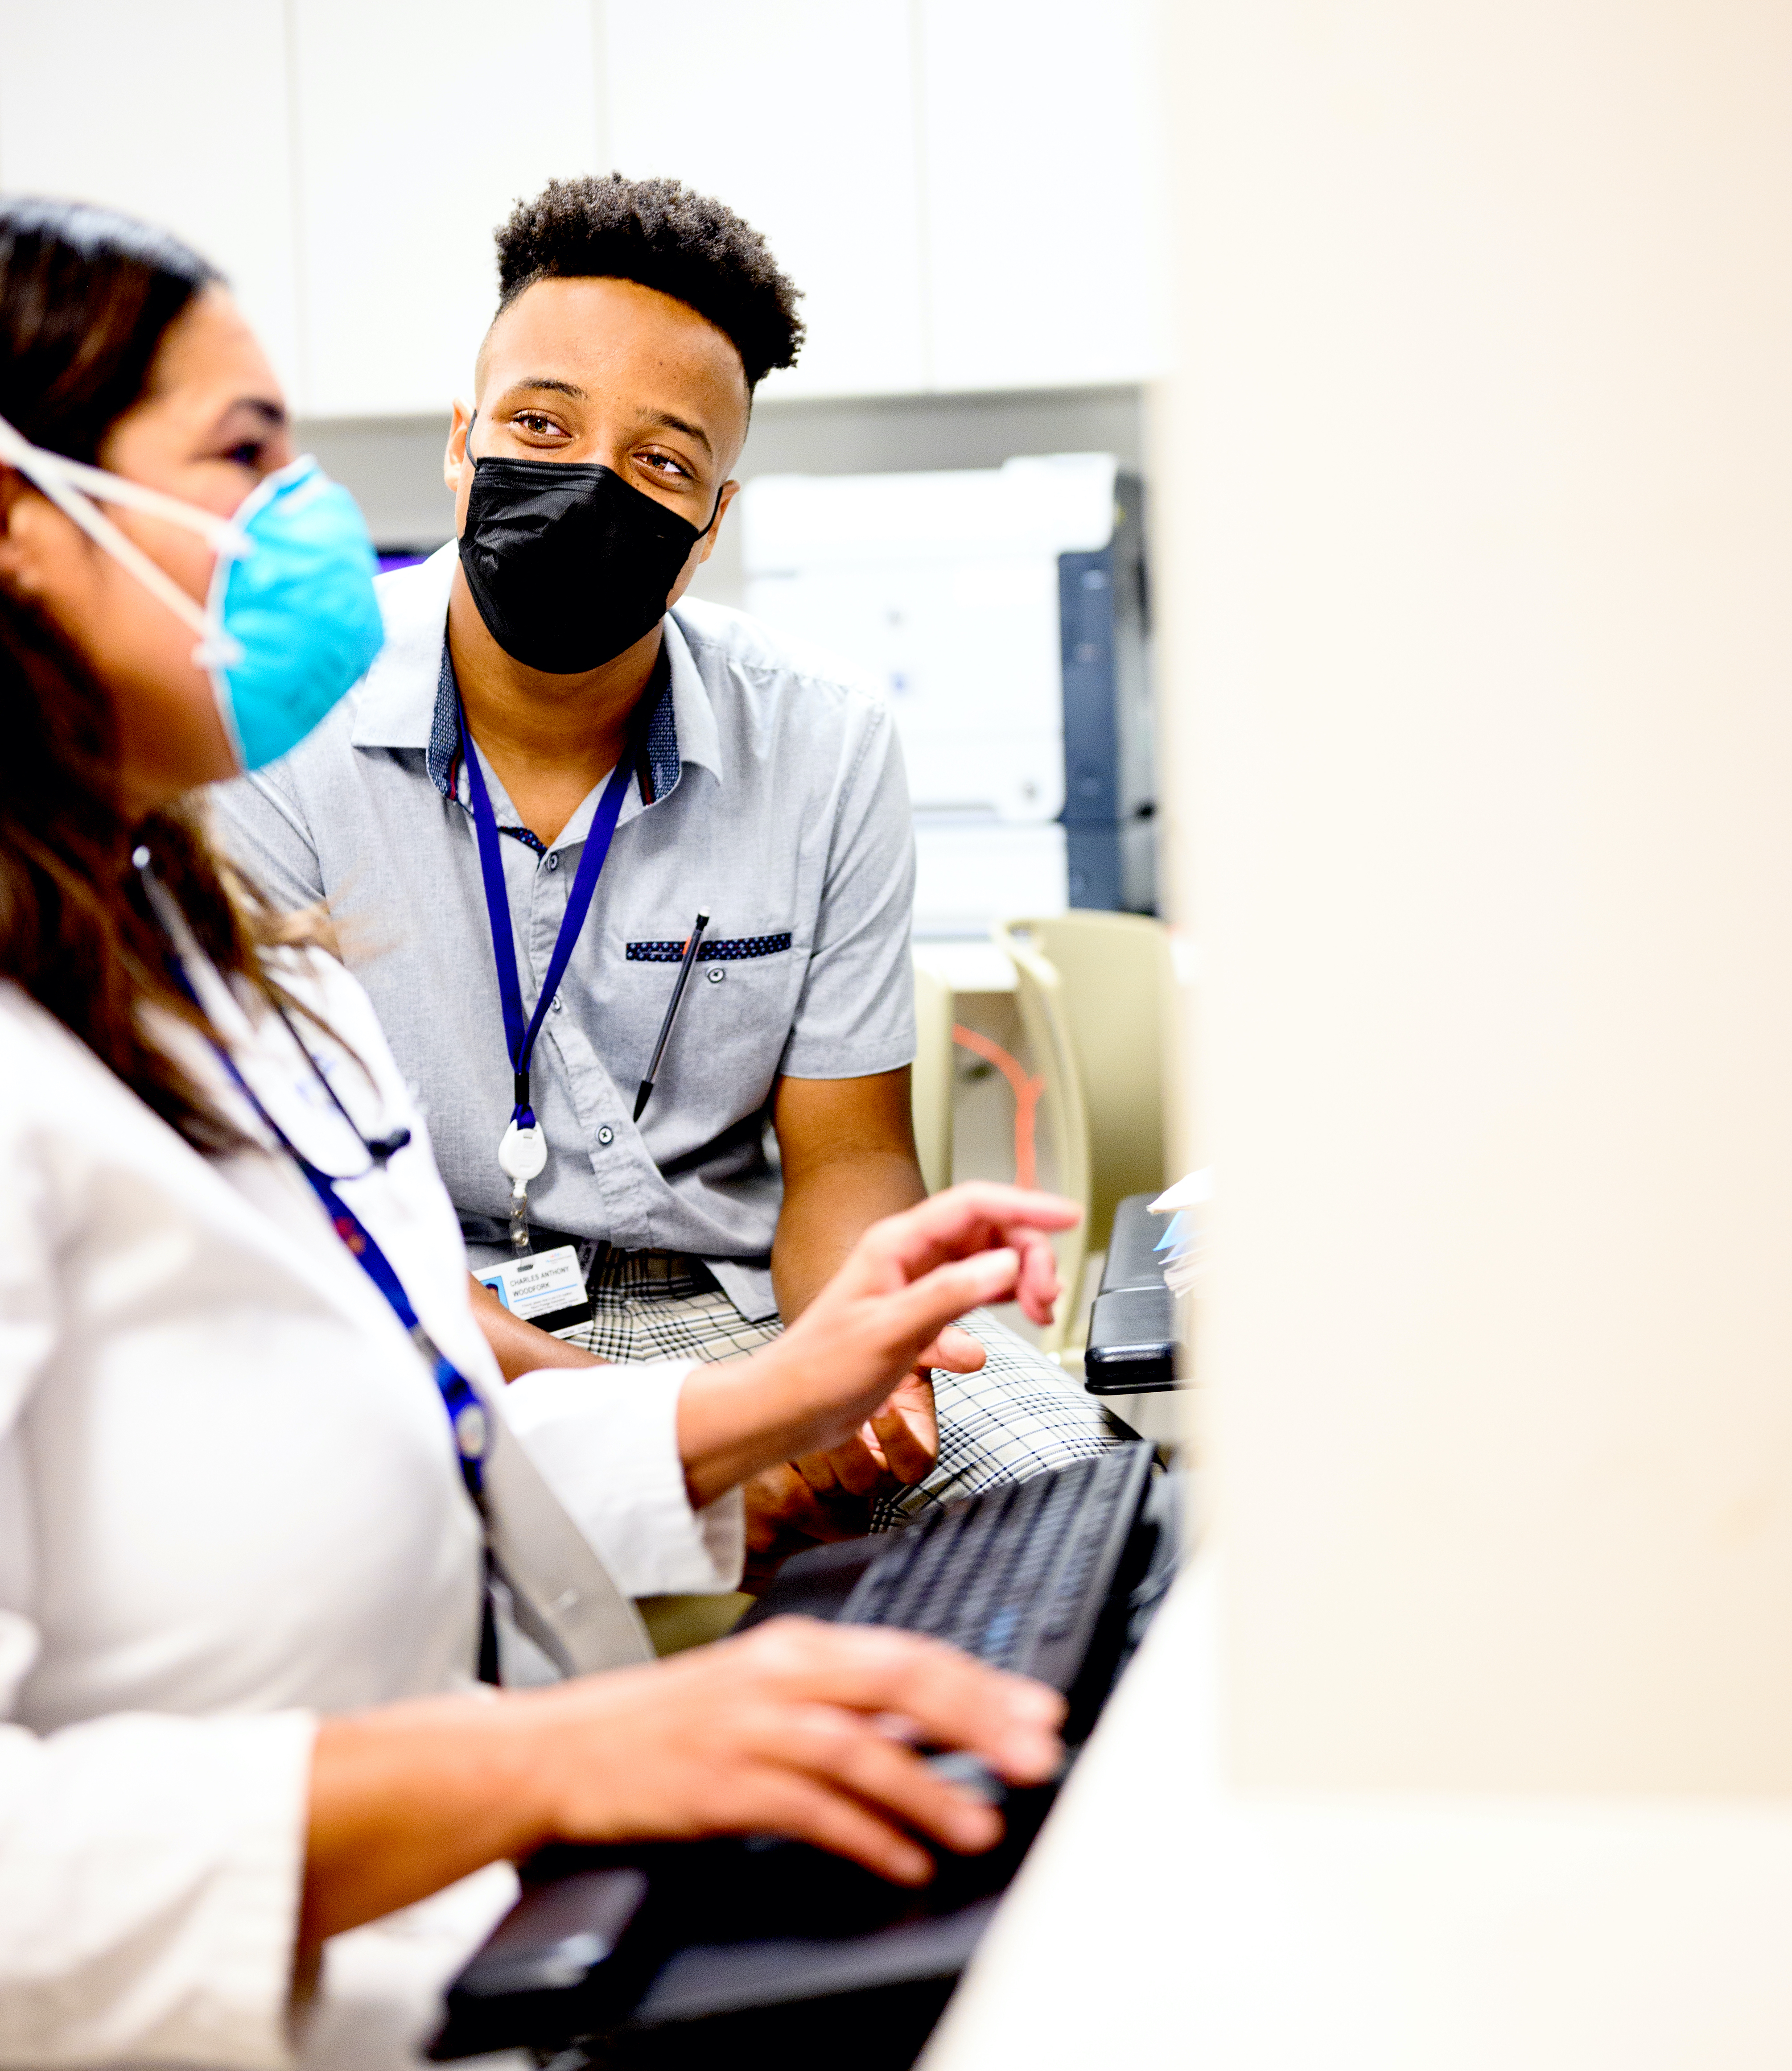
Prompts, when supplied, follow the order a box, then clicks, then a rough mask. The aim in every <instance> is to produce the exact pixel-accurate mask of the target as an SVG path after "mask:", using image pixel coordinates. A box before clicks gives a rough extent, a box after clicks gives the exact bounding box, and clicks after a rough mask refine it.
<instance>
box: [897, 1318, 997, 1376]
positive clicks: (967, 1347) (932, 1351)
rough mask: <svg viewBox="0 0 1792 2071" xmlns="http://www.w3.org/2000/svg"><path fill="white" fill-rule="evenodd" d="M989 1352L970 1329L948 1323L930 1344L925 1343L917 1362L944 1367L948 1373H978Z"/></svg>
mask: <svg viewBox="0 0 1792 2071" xmlns="http://www.w3.org/2000/svg"><path fill="white" fill-rule="evenodd" d="M988 1358H989V1354H988V1353H987V1352H986V1351H984V1349H983V1347H982V1346H981V1345H980V1344H978V1342H977V1340H976V1339H974V1337H973V1336H972V1335H971V1334H970V1331H961V1330H959V1329H958V1327H957V1326H956V1325H954V1324H951V1323H948V1324H947V1325H946V1327H945V1329H944V1330H943V1331H941V1333H940V1335H938V1336H937V1338H936V1339H934V1340H933V1343H932V1344H930V1345H923V1346H922V1347H921V1355H920V1357H919V1358H918V1359H917V1360H916V1361H915V1364H916V1365H917V1366H919V1367H933V1366H937V1367H943V1368H945V1371H946V1372H948V1373H977V1372H981V1371H982V1368H983V1366H984V1364H985V1363H986V1361H987V1359H988Z"/></svg>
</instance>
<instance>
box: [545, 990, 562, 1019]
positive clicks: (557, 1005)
mask: <svg viewBox="0 0 1792 2071" xmlns="http://www.w3.org/2000/svg"><path fill="white" fill-rule="evenodd" d="M565 1004H566V1002H565V1001H564V999H561V998H560V994H558V993H557V992H556V994H554V999H553V1003H552V1006H551V1007H549V1008H548V1010H547V1011H548V1012H549V1013H550V1014H558V1013H559V1012H560V1010H561V1008H562V1007H564V1006H565Z"/></svg>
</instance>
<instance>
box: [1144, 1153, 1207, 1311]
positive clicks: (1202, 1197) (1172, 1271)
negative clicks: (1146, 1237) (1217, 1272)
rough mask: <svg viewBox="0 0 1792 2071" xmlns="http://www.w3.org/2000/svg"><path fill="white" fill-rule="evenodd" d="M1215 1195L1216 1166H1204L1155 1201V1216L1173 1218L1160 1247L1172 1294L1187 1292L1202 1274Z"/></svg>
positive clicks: (1159, 1251)
mask: <svg viewBox="0 0 1792 2071" xmlns="http://www.w3.org/2000/svg"><path fill="white" fill-rule="evenodd" d="M1212 1198H1213V1172H1212V1167H1210V1166H1204V1167H1202V1168H1201V1170H1200V1171H1199V1172H1191V1173H1189V1174H1188V1175H1187V1177H1186V1178H1184V1179H1179V1180H1178V1181H1177V1182H1176V1183H1175V1186H1173V1187H1167V1188H1166V1189H1165V1190H1164V1191H1163V1193H1161V1194H1159V1195H1158V1197H1157V1199H1156V1200H1154V1202H1152V1204H1151V1213H1152V1214H1153V1215H1154V1216H1168V1217H1169V1219H1170V1220H1169V1221H1168V1223H1167V1224H1166V1225H1165V1228H1164V1232H1163V1236H1161V1237H1159V1238H1158V1243H1157V1249H1158V1256H1159V1257H1161V1258H1162V1259H1163V1277H1164V1284H1165V1285H1166V1286H1167V1287H1168V1288H1169V1290H1170V1291H1171V1294H1187V1292H1188V1290H1190V1289H1191V1287H1193V1286H1195V1283H1196V1282H1197V1281H1198V1280H1199V1278H1200V1277H1201V1270H1202V1268H1203V1267H1204V1265H1206V1263H1207V1231H1206V1220H1207V1218H1206V1213H1205V1211H1206V1208H1207V1204H1208V1202H1209V1201H1210V1200H1212Z"/></svg>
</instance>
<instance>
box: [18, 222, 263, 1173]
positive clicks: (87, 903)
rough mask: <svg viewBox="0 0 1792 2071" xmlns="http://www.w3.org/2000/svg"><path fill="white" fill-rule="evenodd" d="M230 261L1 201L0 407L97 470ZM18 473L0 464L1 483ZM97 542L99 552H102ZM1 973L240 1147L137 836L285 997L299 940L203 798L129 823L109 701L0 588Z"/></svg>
mask: <svg viewBox="0 0 1792 2071" xmlns="http://www.w3.org/2000/svg"><path fill="white" fill-rule="evenodd" d="M218 279H219V274H218V273H216V272H215V269H213V268H212V267H211V266H210V265H207V263H206V261H205V260H203V259H202V258H200V257H199V255H198V254H197V253H196V252H191V251H189V250H188V249H187V247H186V246H185V245H184V244H181V243H179V242H178V240H176V239H174V238H173V237H170V236H168V235H167V234H166V232H162V231H159V230H155V229H152V228H150V227H149V226H148V225H147V224H141V223H137V222H134V221H133V220H132V219H130V218H129V217H128V216H124V215H114V214H113V213H112V212H111V211H109V210H105V209H98V208H91V207H85V206H82V205H78V204H73V203H56V202H43V201H12V202H4V203H0V416H3V417H5V418H6V420H7V421H8V422H9V423H10V424H12V425H13V427H14V429H16V430H17V431H18V432H19V433H22V434H23V436H24V437H26V438H27V439H29V440H30V441H31V442H32V444H33V445H39V446H43V447H46V448H47V449H49V450H50V451H51V452H53V453H65V454H67V455H68V457H70V458H72V459H75V460H81V461H88V462H89V463H92V462H96V461H97V460H98V458H99V455H100V447H101V445H102V444H103V442H104V441H105V436H106V433H108V432H109V430H110V429H111V428H112V426H113V424H116V423H117V420H119V418H120V417H121V416H123V415H124V414H125V412H126V411H127V410H129V408H131V406H132V405H133V404H134V403H136V402H137V401H138V400H140V399H141V396H142V395H143V393H144V392H145V390H146V388H147V386H148V384H149V379H150V370H151V368H152V367H153V366H154V363H155V359H156V355H157V354H158V351H160V350H161V347H162V340H163V339H164V338H166V335H167V333H168V330H169V327H170V325H172V324H173V323H174V321H175V320H176V318H178V317H179V316H180V315H181V314H182V311H184V310H186V309H187V306H188V305H189V304H190V303H191V301H192V300H193V298H194V297H195V296H196V295H197V294H199V293H200V292H201V291H202V290H203V289H205V288H206V287H207V286H208V285H210V284H211V282H213V281H217V280H218ZM3 473H4V470H3V469H0V474H3ZM92 551H94V552H97V551H98V549H97V548H95V549H93V550H92ZM0 739H3V740H5V742H6V752H5V753H4V754H3V755H0V977H3V978H7V979H10V981H11V982H12V983H14V985H16V986H18V987H19V989H20V990H22V991H23V992H25V993H27V994H29V995H30V997H31V999H35V1001H36V1002H37V1003H38V1004H39V1006H41V1007H43V1008H44V1009H45V1010H46V1011H47V1012H49V1013H51V1014H53V1015H55V1018H56V1019H57V1020H59V1022H60V1023H62V1024H63V1026H64V1027H65V1028H67V1029H68V1031H70V1032H71V1033H72V1035H77V1036H79V1037H80V1040H81V1041H82V1042H84V1044H86V1045H87V1047H88V1049H90V1050H91V1051H92V1052H93V1054H94V1056H96V1057H97V1058H98V1059H99V1060H100V1062H101V1064H105V1065H106V1066H107V1067H108V1068H109V1069H110V1070H111V1071H113V1072H115V1073H116V1074H117V1077H119V1078H121V1079H122V1080H123V1081H124V1082H125V1085H127V1086H129V1088H130V1089H131V1090H132V1091H133V1093H137V1094H138V1095H139V1096H140V1097H141V1098H142V1099H143V1100H144V1101H146V1102H147V1103H148V1105H150V1107H151V1108H153V1109H154V1110H155V1112H156V1113H158V1114H159V1115H160V1116H161V1117H162V1118H163V1120H164V1121H166V1122H170V1123H171V1124H172V1125H173V1126H174V1128H176V1129H177V1130H179V1131H180V1133H181V1134H182V1135H183V1136H184V1137H186V1138H187V1141H188V1142H191V1143H192V1144H193V1145H194V1146H195V1147H196V1148H198V1149H199V1150H203V1151H205V1152H206V1153H207V1154H213V1155H215V1154H219V1153H220V1152H222V1151H224V1150H232V1149H236V1148H237V1147H239V1146H240V1143H241V1142H242V1138H240V1135H239V1134H238V1133H237V1132H236V1130H234V1129H232V1126H230V1125H229V1123H228V1122H226V1121H225V1120H224V1119H223V1117H221V1116H220V1115H219V1114H218V1113H216V1111H215V1109H213V1108H212V1106H211V1104H210V1103H209V1102H208V1101H207V1099H206V1098H205V1097H204V1095H203V1093H201V1092H200V1091H199V1089H198V1088H197V1087H196V1086H195V1085H193V1084H192V1083H191V1081H189V1079H188V1078H187V1075H186V1074H185V1073H184V1072H182V1071H181V1070H180V1069H179V1068H178V1066H177V1065H176V1064H174V1062H173V1061H172V1060H170V1058H169V1057H168V1056H166V1054H165V1053H164V1052H163V1051H162V1049H160V1048H158V1045H157V1044H156V1043H155V1042H154V1040H153V1039H152V1035H151V1034H150V1030H149V1028H148V1027H146V1016H147V1015H150V1013H151V1012H152V1011H154V1010H155V1009H161V1010H162V1011H164V1012H166V1013H168V1014H170V1015H175V1016H177V1017H178V1018H179V1019H182V1020H185V1021H187V1022H188V1023H192V1024H194V1025H196V1026H198V1027H200V1028H202V1029H203V1028H204V1027H205V1023H204V1021H203V1017H202V1016H201V1015H200V1014H199V1009H198V1008H197V1007H195V1006H194V1004H193V1003H192V1002H191V1000H190V999H188V998H187V994H186V993H185V991H184V990H182V988H181V987H180V986H178V985H177V984H176V983H175V982H174V978H172V976H171V974H170V967H169V961H168V959H169V944H168V941H167V938H166V937H165V936H164V935H163V933H162V931H161V929H160V928H159V927H158V925H157V924H156V922H155V921H154V918H153V917H152V916H151V915H150V912H149V910H148V908H147V906H146V904H145V903H144V900H143V898H142V896H141V891H140V889H139V887H138V883H137V872H136V871H135V869H134V868H133V865H132V863H131V855H132V852H133V850H134V849H135V848H136V847H137V845H138V844H140V843H141V844H144V845H146V846H147V847H148V848H149V850H150V854H151V855H152V856H153V857H154V862H155V867H156V870H157V873H158V876H160V877H161V879H162V882H163V884H166V887H167V888H168V890H169V891H170V892H171V893H172V894H173V896H174V899H175V900H176V901H177V902H178V904H179V905H180V906H181V908H182V910H183V911H184V912H185V913H186V915H187V920H188V921H189V922H190V923H191V926H192V929H193V932H194V933H195V935H196V936H197V937H198V938H199V942H200V945H201V946H202V947H203V949H205V950H206V952H207V954H208V955H209V956H210V957H211V959H212V961H213V962H215V964H216V965H217V966H218V968H219V970H222V971H225V972H227V973H231V974H238V975H240V976H242V977H244V978H248V980H249V981H250V982H251V983H252V984H253V985H254V986H256V988H257V989H258V990H260V991H262V992H263V993H264V994H266V995H267V996H268V997H269V999H278V998H280V997H281V995H280V994H278V993H277V989H276V988H274V987H273V986H271V985H270V984H269V981H268V979H267V978H266V976H265V974H264V971H263V970H262V966H261V959H260V951H261V949H263V948H264V946H266V945H269V944H271V943H272V942H273V941H279V940H288V939H293V938H294V935H295V931H294V930H293V929H289V928H288V927H287V926H285V925H282V924H281V923H280V922H278V921H276V920H275V918H274V917H273V915H272V914H271V913H270V912H269V911H268V909H267V908H265V907H264V906H263V905H262V904H261V903H260V901H259V900H257V899H256V897H255V896H254V894H253V893H252V892H251V891H250V889H249V888H248V887H247V886H245V885H243V884H240V882H239V881H238V880H236V879H235V878H234V876H232V874H231V873H230V872H229V871H228V867H226V866H224V865H223V863H221V862H220V861H219V858H218V857H217V856H216V855H215V854H214V852H213V851H212V848H211V843H210V841H209V840H208V839H207V835H206V831H205V826H204V822H203V814H202V813H201V811H200V810H199V806H198V805H197V803H196V802H182V804H180V805H178V806H174V807H173V808H170V809H168V810H163V811H161V812H158V813H154V814H150V817H149V818H147V819H133V818H131V817H129V815H128V814H126V812H125V810H124V808H123V806H122V805H121V802H120V800H119V798H118V795H117V781H116V777H115V772H114V768H113V763H114V753H115V748H114V740H113V720H112V708H111V704H110V701H109V699H108V697H107V695H106V693H105V691H104V689H103V688H102V687H100V684H98V683H96V681H95V680H94V679H93V677H92V675H91V673H90V672H89V671H88V669H87V668H86V667H85V666H84V664H83V663H82V662H81V661H80V658H79V657H78V656H77V655H76V654H75V653H74V651H73V650H72V649H71V648H70V647H69V646H68V643H67V642H65V641H64V640H63V639H62V638H60V636H59V634H57V632H56V630H55V628H54V627H53V626H52V625H50V624H49V622H48V621H47V619H45V618H44V617H43V616H42V615H41V614H39V613H38V612H36V611H35V610H34V609H32V608H31V607H30V606H29V605H27V604H25V603H24V602H23V601H21V600H20V599H18V597H14V596H12V595H11V594H10V593H9V592H8V591H7V590H6V588H4V587H3V586H0Z"/></svg>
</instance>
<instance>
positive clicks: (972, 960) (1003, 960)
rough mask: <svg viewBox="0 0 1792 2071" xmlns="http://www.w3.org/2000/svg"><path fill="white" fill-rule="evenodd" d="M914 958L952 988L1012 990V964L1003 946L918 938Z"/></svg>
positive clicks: (977, 942) (991, 990) (1013, 975)
mask: <svg viewBox="0 0 1792 2071" xmlns="http://www.w3.org/2000/svg"><path fill="white" fill-rule="evenodd" d="M914 951H915V961H916V962H917V963H918V964H920V965H921V966H923V967H924V968H925V969H926V970H930V971H931V972H932V973H933V975H934V976H935V977H936V978H937V979H938V980H939V981H940V982H941V984H942V985H944V986H947V987H949V989H950V990H952V991H953V992H1012V991H1013V990H1014V989H1015V967H1014V964H1013V962H1012V961H1011V958H1009V955H1008V953H1007V950H1006V949H1001V948H999V946H998V945H996V944H995V943H994V942H993V941H985V940H978V939H971V940H968V941H951V942H926V941H923V942H917V943H916V944H915V945H914Z"/></svg>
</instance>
